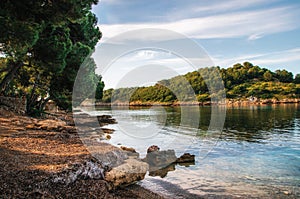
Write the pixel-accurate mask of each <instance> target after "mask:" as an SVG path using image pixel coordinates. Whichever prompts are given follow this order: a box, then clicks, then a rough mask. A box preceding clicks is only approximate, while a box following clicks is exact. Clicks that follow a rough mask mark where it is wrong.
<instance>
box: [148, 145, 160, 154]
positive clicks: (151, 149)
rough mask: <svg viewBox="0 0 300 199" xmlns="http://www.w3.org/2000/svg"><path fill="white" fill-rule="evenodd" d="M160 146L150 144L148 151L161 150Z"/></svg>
mask: <svg viewBox="0 0 300 199" xmlns="http://www.w3.org/2000/svg"><path fill="white" fill-rule="evenodd" d="M159 149H160V148H159V147H158V146H156V145H152V146H150V147H149V148H148V149H147V153H151V152H154V151H159Z"/></svg>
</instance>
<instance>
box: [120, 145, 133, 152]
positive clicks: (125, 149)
mask: <svg viewBox="0 0 300 199" xmlns="http://www.w3.org/2000/svg"><path fill="white" fill-rule="evenodd" d="M120 148H121V149H122V150H123V151H129V152H131V153H136V150H135V149H134V148H132V147H126V146H121V147H120Z"/></svg>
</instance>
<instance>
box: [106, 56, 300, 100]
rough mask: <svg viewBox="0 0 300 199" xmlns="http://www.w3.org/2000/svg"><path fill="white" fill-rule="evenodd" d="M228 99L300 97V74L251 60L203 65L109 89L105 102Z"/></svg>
mask: <svg viewBox="0 0 300 199" xmlns="http://www.w3.org/2000/svg"><path fill="white" fill-rule="evenodd" d="M225 94H226V98H227V99H246V98H249V97H253V98H258V99H277V100H282V99H293V98H299V97H300V74H297V75H296V76H295V77H294V75H293V73H291V72H289V71H287V70H285V69H283V70H276V71H275V72H272V71H270V70H268V69H266V68H261V67H259V66H255V65H253V64H251V63H249V62H244V63H243V64H240V63H238V64H235V65H233V66H232V67H229V68H227V69H225V68H220V67H207V68H201V69H199V70H198V71H193V72H189V73H187V74H185V75H179V76H176V77H173V78H171V79H167V80H161V81H159V82H157V83H156V84H155V85H154V86H148V87H135V88H120V89H116V90H113V89H109V90H105V91H104V94H103V99H102V101H103V102H128V100H130V102H139V103H152V102H158V103H175V102H178V101H180V102H186V101H198V102H205V101H210V100H211V98H214V99H217V97H218V96H220V95H225Z"/></svg>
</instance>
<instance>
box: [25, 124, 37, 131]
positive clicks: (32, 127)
mask: <svg viewBox="0 0 300 199" xmlns="http://www.w3.org/2000/svg"><path fill="white" fill-rule="evenodd" d="M25 128H26V129H28V130H33V129H35V126H34V125H32V124H29V125H27V126H25Z"/></svg>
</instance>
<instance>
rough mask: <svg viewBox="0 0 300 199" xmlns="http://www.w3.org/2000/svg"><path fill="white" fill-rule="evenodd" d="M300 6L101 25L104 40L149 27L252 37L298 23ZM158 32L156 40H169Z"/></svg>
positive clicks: (136, 37)
mask: <svg viewBox="0 0 300 199" xmlns="http://www.w3.org/2000/svg"><path fill="white" fill-rule="evenodd" d="M298 21H299V14H298V9H294V8H293V7H281V8H272V9H265V10H264V9H263V10H262V9H261V10H255V11H241V12H234V13H225V14H220V15H214V16H209V17H198V18H189V19H183V20H179V21H175V22H163V23H136V24H134V23H129V24H113V25H106V24H103V25H100V29H101V30H102V32H103V35H104V40H105V39H107V38H109V37H113V36H116V35H118V34H120V33H123V32H126V31H129V30H137V29H146V28H158V29H168V30H173V31H176V32H179V33H182V34H185V35H186V36H188V37H191V38H196V39H212V38H235V37H246V38H248V39H249V40H254V39H259V38H261V37H262V36H265V35H268V34H273V33H278V32H285V31H289V30H292V29H295V28H298V27H299V25H298V24H299V23H298ZM126 39H129V40H130V39H133V40H143V39H147V35H133V37H132V38H126ZM168 39H170V38H165V37H164V35H157V40H168Z"/></svg>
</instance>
